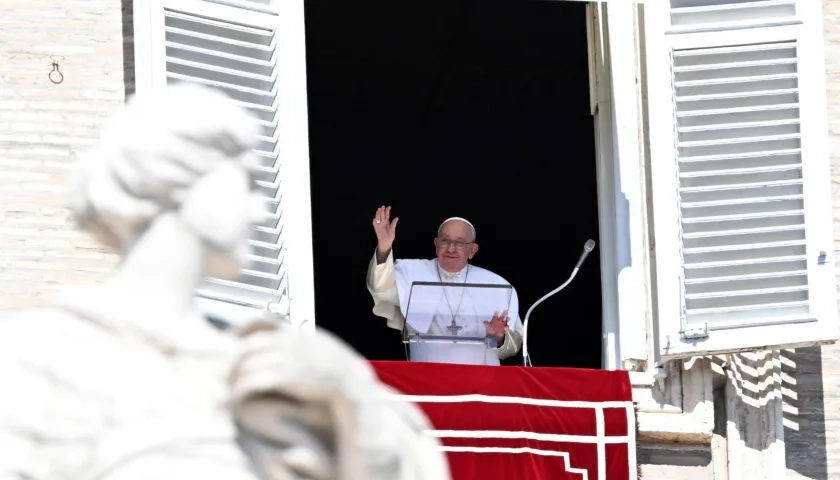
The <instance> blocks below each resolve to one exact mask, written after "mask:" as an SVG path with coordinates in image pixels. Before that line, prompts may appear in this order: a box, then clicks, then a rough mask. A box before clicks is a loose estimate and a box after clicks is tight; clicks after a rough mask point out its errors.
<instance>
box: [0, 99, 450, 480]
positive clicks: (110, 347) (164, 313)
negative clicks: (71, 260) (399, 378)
mask: <svg viewBox="0 0 840 480" xmlns="http://www.w3.org/2000/svg"><path fill="white" fill-rule="evenodd" d="M256 134H257V127H256V125H255V122H253V120H252V119H251V118H250V116H248V115H247V114H246V112H245V111H243V110H242V109H240V108H239V107H238V106H236V105H235V104H234V103H233V102H231V101H229V100H228V99H227V97H225V96H224V95H222V94H220V93H216V92H214V91H211V90H208V89H204V88H199V87H195V86H175V87H170V88H167V89H165V90H164V91H162V92H160V93H158V94H155V95H149V96H145V97H135V98H133V99H132V100H130V101H129V102H128V104H127V106H126V108H125V109H124V110H123V111H122V112H120V113H119V114H118V115H116V117H115V118H114V119H113V120H112V121H111V122H110V123H109V124H108V125H107V126H106V128H105V129H104V130H103V134H102V139H101V144H100V145H99V147H98V148H97V149H96V150H95V151H93V152H91V153H90V154H88V155H86V156H85V157H84V158H83V160H82V162H81V165H80V168H79V170H78V174H77V176H76V179H75V181H74V183H73V185H72V188H71V201H70V208H71V211H72V213H73V215H74V217H75V218H76V220H77V221H78V223H79V225H80V226H81V227H82V228H83V229H85V230H87V231H89V232H91V233H92V234H94V235H95V236H96V237H97V238H98V239H99V240H100V241H101V242H102V243H104V244H105V245H107V246H109V247H112V248H114V249H117V250H118V251H120V253H121V254H122V261H121V263H120V265H119V266H118V269H117V271H116V273H115V274H114V275H113V276H112V277H111V278H109V279H108V280H107V281H105V282H104V283H102V284H101V285H97V286H90V287H77V288H73V289H68V290H66V291H64V293H63V295H62V296H61V297H60V298H59V299H58V300H57V301H56V302H55V304H54V305H52V306H51V307H49V308H45V309H40V310H32V311H26V312H22V313H19V314H17V315H14V316H12V317H10V318H5V319H2V320H0V381H2V384H3V387H2V389H0V479H2V480H8V479H20V480H23V479H27V480H58V479H62V480H64V479H71V480H94V479H95V480H135V479H136V480H140V479H143V480H147V479H161V480H164V479H179V480H181V479H191V478H197V479H202V480H216V479H218V480H222V479H224V480H246V479H247V480H255V479H271V480H286V479H288V480H292V479H295V480H298V479H311V480H326V479H342V480H344V479H347V480H356V479H359V480H363V479H365V480H366V479H369V480H379V479H383V480H384V479H394V480H448V479H449V478H450V477H449V471H448V467H447V465H446V461H445V457H444V454H443V453H441V452H440V451H439V450H438V447H439V444H438V443H437V442H436V441H435V440H434V439H431V438H428V437H426V436H424V435H423V434H422V432H423V431H424V430H427V429H429V428H430V426H429V424H428V421H427V420H426V418H425V416H424V415H423V414H422V413H421V412H420V410H419V409H417V408H416V407H415V406H413V405H407V404H402V403H393V402H389V401H387V400H386V399H385V398H384V397H383V395H382V393H383V392H385V391H386V390H387V389H386V387H384V386H383V385H381V384H380V383H379V382H378V381H377V379H376V377H375V375H374V374H373V371H372V369H371V367H370V366H369V365H368V364H367V363H366V362H365V361H364V359H362V358H361V357H360V356H359V355H358V354H356V352H354V351H353V350H351V349H350V348H348V347H347V346H346V345H345V344H344V343H342V342H341V341H339V340H337V339H335V338H333V337H331V336H330V335H328V334H325V333H321V332H315V333H304V332H299V331H297V330H294V329H292V327H284V326H283V325H281V324H279V323H278V322H269V321H267V320H259V321H256V322H254V323H253V324H250V325H246V326H245V327H243V328H242V329H241V331H240V332H238V335H234V334H233V332H225V331H221V330H219V329H217V328H215V327H214V326H212V325H211V324H210V323H209V322H208V321H207V320H206V319H205V318H203V317H202V316H201V315H200V314H199V313H198V312H197V311H196V310H195V307H194V305H193V297H194V292H195V289H196V287H197V285H198V283H199V281H200V279H201V277H202V276H204V275H211V276H215V277H223V278H231V277H234V276H236V275H237V274H238V272H239V269H240V267H241V266H242V264H243V263H242V262H243V261H244V258H245V254H247V252H248V248H247V245H248V244H247V238H248V235H249V232H250V228H251V223H252V221H253V220H255V219H256V218H258V216H259V215H261V214H262V211H263V209H262V205H261V203H260V201H259V199H258V197H257V196H256V194H255V182H254V181H253V179H252V178H251V176H250V174H249V168H248V167H249V164H250V163H251V162H252V161H253V160H252V154H251V151H252V148H253V147H254V143H255V141H256Z"/></svg>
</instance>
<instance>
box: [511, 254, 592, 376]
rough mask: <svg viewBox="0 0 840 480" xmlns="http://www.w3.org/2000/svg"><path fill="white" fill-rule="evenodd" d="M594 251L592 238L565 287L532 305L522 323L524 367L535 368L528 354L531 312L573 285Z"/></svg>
mask: <svg viewBox="0 0 840 480" xmlns="http://www.w3.org/2000/svg"><path fill="white" fill-rule="evenodd" d="M594 249H595V240H592V239H591V238H590V239H589V240H587V241H586V243H584V244H583V253H581V254H580V258H579V259H578V261H577V264H575V268H574V269H573V270H572V274H571V275H569V278H568V280H566V281H565V282H563V285H560V286H559V287H557V288H555V289H554V290H552V291H550V292H548V293H546V294H545V295H543V297H542V298H540V299H539V300H537V301H536V302H534V304H533V305H531V308H529V309H528V312H527V313H525V321H524V322H522V366H523V367H533V365H532V364H531V356H530V355H529V354H528V320H529V318H530V317H531V312H533V311H534V309H535V308H536V307H537V305H539V304H541V303H542V302H544V301H545V300H547V299H548V297H550V296H552V295H554V294H555V293H557V292H559V291H560V290H563V289H564V288H566V285H568V284H570V283H572V280H573V279H574V278H575V275H577V273H578V270H580V266H581V265H583V262H584V260H586V257H588V256H589V254H590V253H591V252H592V250H594Z"/></svg>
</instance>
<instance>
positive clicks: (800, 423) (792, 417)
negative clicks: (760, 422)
mask: <svg viewBox="0 0 840 480" xmlns="http://www.w3.org/2000/svg"><path fill="white" fill-rule="evenodd" d="M823 354H826V355H827V356H826V357H825V358H826V359H831V358H835V357H837V356H838V355H837V354H838V352H837V351H836V350H834V349H830V348H827V349H825V348H821V347H809V348H798V349H796V350H783V351H782V352H781V363H782V369H781V370H782V400H783V402H784V403H783V409H784V410H783V422H784V432H785V433H784V434H785V463H786V464H787V470H788V473H795V474H797V475H798V476H799V477H797V478H808V479H812V480H824V479H825V480H827V479H828V478H829V475H828V452H827V445H826V438H825V435H826V433H825V421H826V418H825V412H826V405H825V388H826V385H825V384H824V383H823V358H824V357H823ZM829 387H830V388H834V389H837V388H838V387H837V386H836V385H829ZM831 408H832V409H833V410H831V411H834V412H836V411H837V410H838V407H837V405H831Z"/></svg>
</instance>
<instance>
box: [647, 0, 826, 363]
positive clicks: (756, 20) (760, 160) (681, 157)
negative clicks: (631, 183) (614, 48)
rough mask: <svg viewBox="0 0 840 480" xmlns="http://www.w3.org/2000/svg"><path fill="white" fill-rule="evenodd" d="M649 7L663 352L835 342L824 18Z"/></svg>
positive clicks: (802, 6) (765, 6)
mask: <svg viewBox="0 0 840 480" xmlns="http://www.w3.org/2000/svg"><path fill="white" fill-rule="evenodd" d="M670 6H671V8H670V10H669V9H668V8H667V7H666V6H665V5H663V6H662V8H660V9H658V10H655V9H654V8H651V7H647V8H646V11H645V22H646V44H647V45H648V49H647V60H648V71H647V74H648V77H647V80H648V92H649V95H648V97H649V107H650V108H649V112H650V122H649V123H650V131H649V134H650V138H651V165H652V168H651V174H652V184H653V197H654V231H655V240H656V249H657V272H656V273H657V284H658V288H657V296H658V304H659V305H658V306H659V309H658V310H659V311H658V315H659V319H658V320H659V324H658V327H659V333H660V354H661V355H662V356H663V357H665V358H668V357H680V356H691V355H697V354H706V353H716V352H718V353H719V352H727V351H738V350H749V349H760V348H767V347H779V346H797V345H807V344H816V343H824V342H827V341H834V340H836V339H837V338H838V325H837V314H836V302H835V293H834V290H835V281H834V268H833V263H834V259H833V234H832V216H831V210H830V207H831V192H830V170H829V162H828V150H827V122H826V113H825V84H824V79H823V78H824V75H825V70H824V59H823V58H822V51H823V48H822V24H821V20H822V16H821V12H820V5H819V2H812V1H810V0H803V1H799V2H797V1H794V0H767V1H760V0H740V1H736V0H730V1H724V0H714V1H700V0H671V1H670Z"/></svg>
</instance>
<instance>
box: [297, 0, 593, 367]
mask: <svg viewBox="0 0 840 480" xmlns="http://www.w3.org/2000/svg"><path fill="white" fill-rule="evenodd" d="M306 34H307V75H308V101H309V128H310V153H311V174H312V208H313V214H312V215H313V238H314V255H315V259H314V260H315V301H316V321H317V323H318V325H319V326H320V327H323V328H326V329H328V330H330V331H333V332H335V333H336V334H338V335H339V336H340V337H342V338H343V339H345V340H346V341H347V342H349V343H350V344H351V345H352V346H353V347H355V348H356V349H357V350H359V351H360V352H361V353H362V354H363V355H365V356H366V357H367V358H369V359H372V360H377V359H394V360H397V359H403V358H404V350H403V345H402V343H401V341H400V336H399V332H397V331H395V330H391V329H389V328H387V327H386V325H385V320H384V319H382V318H379V317H376V316H374V315H373V314H372V313H371V307H372V305H373V300H372V299H371V298H370V295H369V294H368V292H367V290H366V288H365V272H366V269H367V265H368V262H369V261H370V257H371V255H372V254H373V251H374V248H375V245H376V240H375V235H374V233H373V229H372V227H371V223H370V222H371V220H372V218H373V214H374V212H375V210H376V208H377V207H378V206H379V205H392V206H393V209H394V213H395V214H396V215H397V216H399V217H400V223H399V227H398V229H397V239H396V242H395V245H394V250H395V254H396V256H397V258H431V257H433V256H434V247H433V244H432V241H433V238H434V236H435V233H436V229H437V227H438V225H439V224H440V222H441V221H442V220H443V219H444V218H446V217H449V216H462V217H466V218H468V219H469V220H470V221H472V222H473V223H474V224H475V226H476V228H477V231H478V239H477V241H478V243H479V245H480V251H479V253H478V255H476V258H475V259H474V263H475V264H477V265H479V266H482V267H485V268H488V269H490V270H492V271H494V272H496V273H498V274H500V275H502V276H503V277H505V278H506V279H507V280H508V281H510V282H511V283H512V284H513V286H514V287H515V288H516V289H517V292H518V294H519V298H520V312H519V313H520V315H521V316H522V317H523V319H524V315H525V313H526V310H527V309H528V307H529V306H530V305H531V304H533V302H535V301H536V300H537V299H539V298H540V297H541V296H542V295H544V294H545V293H547V292H549V291H551V290H552V289H554V288H555V287H557V286H558V285H560V284H561V283H563V282H564V281H565V280H566V278H567V277H568V275H569V274H570V273H571V269H572V267H573V266H574V264H575V262H576V261H577V258H578V255H579V254H580V252H581V249H582V246H583V243H584V242H585V241H586V239H588V238H594V239H596V240H597V239H598V208H597V190H596V166H595V138H594V129H593V119H592V116H591V115H590V111H589V85H588V64H587V45H586V18H585V4H584V3H580V2H544V1H524V0H482V1H476V0H430V1H427V2H422V3H404V2H393V1H388V0H360V1H354V2H347V1H342V0H308V1H307V2H306ZM601 332H602V326H601V275H600V266H599V262H598V258H597V250H596V252H594V254H593V255H592V257H590V259H589V260H588V261H587V263H586V264H585V265H584V267H583V269H582V270H581V272H580V273H579V274H578V277H577V278H576V279H575V281H574V282H573V283H572V284H571V285H570V286H569V287H568V288H567V289H565V290H564V291H563V292H561V293H559V294H558V295H556V296H554V297H552V298H551V299H549V300H548V301H546V302H545V303H543V304H542V305H540V306H539V307H537V309H536V310H535V312H534V314H533V315H532V323H531V326H530V329H529V337H530V341H529V348H530V350H531V354H532V359H533V363H534V365H535V366H536V365H542V366H576V367H589V368H600V366H601V350H602V344H601V337H602V335H601ZM505 363H506V364H521V354H520V355H519V356H517V357H516V358H514V359H510V360H508V361H507V362H505Z"/></svg>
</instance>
